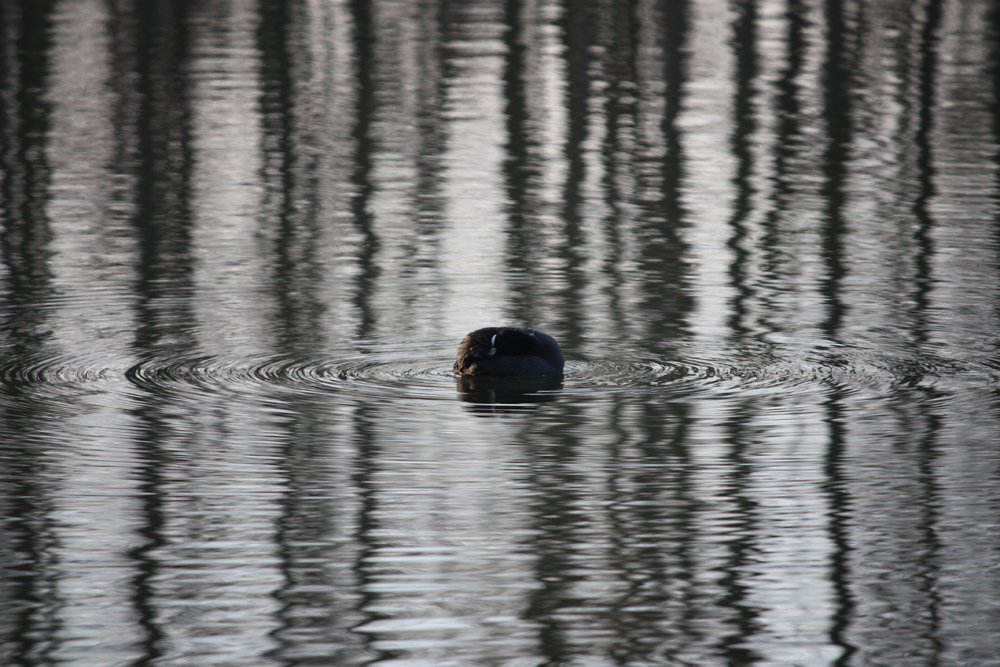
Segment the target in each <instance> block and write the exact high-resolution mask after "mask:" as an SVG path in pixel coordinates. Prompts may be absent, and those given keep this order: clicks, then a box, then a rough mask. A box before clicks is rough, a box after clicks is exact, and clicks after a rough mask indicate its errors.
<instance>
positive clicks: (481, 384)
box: [456, 373, 563, 415]
mask: <svg viewBox="0 0 1000 667" xmlns="http://www.w3.org/2000/svg"><path fill="white" fill-rule="evenodd" d="M456 382H457V388H458V400H460V401H462V402H464V403H468V404H469V406H468V407H469V409H470V410H471V411H472V412H473V413H475V414H483V415H487V414H497V413H511V412H527V411H530V410H534V409H536V408H538V406H539V405H540V404H542V403H551V402H553V401H555V400H556V399H557V398H558V397H559V392H560V391H561V390H562V386H563V376H562V373H559V374H554V375H535V376H522V377H497V376H494V375H462V376H460V377H458V378H456Z"/></svg>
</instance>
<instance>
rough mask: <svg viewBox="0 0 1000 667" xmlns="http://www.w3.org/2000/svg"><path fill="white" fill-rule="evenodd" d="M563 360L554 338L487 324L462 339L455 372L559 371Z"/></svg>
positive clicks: (503, 374)
mask: <svg viewBox="0 0 1000 667" xmlns="http://www.w3.org/2000/svg"><path fill="white" fill-rule="evenodd" d="M564 366H565V361H564V359H563V353H562V349H560V347H559V343H557V342H556V339H555V338H553V337H552V336H550V335H548V334H547V333H542V332H541V331H536V330H535V329H527V328H519V327H487V328H485V329H477V330H475V331H473V332H472V333H470V334H469V335H467V336H466V337H465V338H463V339H462V343H461V345H459V347H458V358H457V359H456V360H455V366H454V371H455V373H456V374H457V375H494V376H499V377H512V376H519V375H520V376H524V375H552V374H556V373H562V372H563V367H564Z"/></svg>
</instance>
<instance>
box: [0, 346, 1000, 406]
mask: <svg viewBox="0 0 1000 667" xmlns="http://www.w3.org/2000/svg"><path fill="white" fill-rule="evenodd" d="M445 351H448V352H445ZM449 352H450V347H449V346H447V345H443V344H441V343H439V342H435V343H427V344H424V345H422V346H414V345H413V344H409V345H405V346H404V345H401V344H397V345H369V346H366V347H365V348H364V349H361V350H360V351H359V350H358V349H353V350H350V351H344V352H341V353H340V354H331V355H330V356H326V357H323V358H308V357H300V356H294V355H281V356H239V357H213V356H208V355H204V356H190V357H187V358H182V359H172V360H164V359H149V360H144V361H140V362H138V363H133V364H131V365H128V364H127V363H123V364H121V365H120V366H118V365H115V364H100V363H95V362H94V360H87V359H73V358H70V357H60V356H54V357H43V356H40V355H37V356H21V357H18V358H17V360H16V362H13V363H0V384H3V385H4V386H7V387H13V388H18V387H36V388H38V387H48V388H51V389H54V390H59V389H60V388H71V387H78V386H80V385H86V384H89V383H94V382H102V381H107V380H111V379H118V378H122V377H124V378H125V379H127V380H128V381H129V382H130V383H131V384H132V385H134V386H136V387H138V388H141V389H143V390H145V391H148V392H152V393H171V394H176V393H178V392H180V393H184V392H194V393H202V392H210V393H233V392H235V393H241V392H246V391H250V392H260V391H276V390H277V391H283V390H287V391H299V392H301V391H306V392H339V391H349V392H351V393H352V394H354V395H358V396H361V397H380V396H382V397H386V396H391V397H397V398H408V399H414V400H454V397H455V393H456V385H457V388H458V390H459V392H460V393H467V392H466V391H465V390H466V389H467V387H465V386H464V385H462V383H460V382H458V378H456V376H455V375H453V374H452V372H451V363H452V359H451V356H450V353H449ZM956 382H960V383H964V384H968V383H973V384H977V385H984V384H985V385H987V386H992V387H997V386H1000V370H998V369H997V368H994V367H993V366H991V365H989V364H986V363H978V362H970V361H963V360H955V359H947V358H936V357H933V356H928V355H920V356H916V355H914V356H904V355H895V356H893V355H881V356H874V355H871V354H868V353H865V352H863V351H856V352H855V353H853V354H852V353H851V352H850V351H845V350H838V351H836V352H835V353H833V352H831V353H829V354H828V355H826V356H824V357H821V358H816V359H809V360H803V359H787V358H786V359H781V358H776V357H775V356H773V355H754V356H750V357H748V358H744V359H734V358H725V357H720V358H711V357H706V358H703V359H699V358H697V357H689V358H684V359H679V360H671V361H664V360H659V359H651V358H641V357H637V358H632V359H623V360H618V359H615V360H607V359H603V360H593V361H580V360H569V361H568V362H567V365H566V371H565V375H564V377H563V380H562V382H561V383H558V384H556V385H552V384H545V385H544V386H541V385H539V386H538V387H536V386H534V385H530V383H529V385H525V386H524V387H520V388H519V391H522V392H529V393H530V392H537V391H551V390H552V389H554V388H557V389H559V390H561V391H562V392H563V393H565V394H568V395H578V396H580V395H596V394H600V393H606V392H620V391H637V390H638V391H665V390H666V391H673V392H677V393H689V392H706V391H707V392H711V393H719V394H727V393H731V392H762V393H767V392H773V391H795V390H797V389H799V388H802V387H804V386H822V387H825V388H833V389H837V390H838V391H842V392H846V393H858V392H866V393H869V392H870V393H876V394H884V393H886V392H890V391H893V390H895V389H899V388H914V387H920V388H929V387H948V386H951V385H953V384H954V383H956ZM502 384H504V381H502V380H498V381H495V382H494V385H493V386H492V387H490V388H489V390H490V391H491V392H492V393H494V394H495V393H496V389H497V388H498V387H499V386H500V385H502ZM506 384H510V383H509V382H508V383H506ZM508 388H509V387H508ZM501 393H503V392H501ZM515 393H516V392H515ZM508 394H509V392H508Z"/></svg>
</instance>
